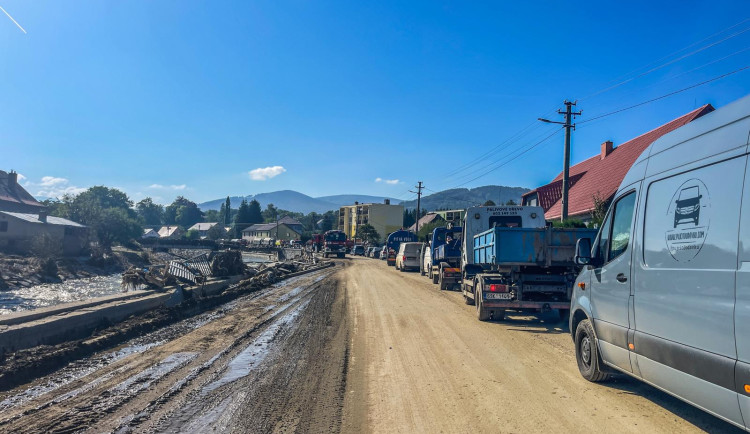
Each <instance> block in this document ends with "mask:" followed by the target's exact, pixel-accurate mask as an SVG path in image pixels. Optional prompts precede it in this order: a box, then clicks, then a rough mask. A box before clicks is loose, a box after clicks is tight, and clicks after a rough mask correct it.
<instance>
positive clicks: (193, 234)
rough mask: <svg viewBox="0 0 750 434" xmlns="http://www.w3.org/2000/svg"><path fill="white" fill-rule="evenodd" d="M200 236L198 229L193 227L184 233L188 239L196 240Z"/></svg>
mask: <svg viewBox="0 0 750 434" xmlns="http://www.w3.org/2000/svg"><path fill="white" fill-rule="evenodd" d="M200 237H201V233H200V231H197V230H195V229H190V230H189V231H187V232H186V233H185V238H187V239H188V240H197V239H198V238H200Z"/></svg>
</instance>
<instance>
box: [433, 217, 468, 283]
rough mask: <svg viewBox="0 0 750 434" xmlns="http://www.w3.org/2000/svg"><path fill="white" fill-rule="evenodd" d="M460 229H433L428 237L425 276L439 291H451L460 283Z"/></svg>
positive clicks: (455, 227)
mask: <svg viewBox="0 0 750 434" xmlns="http://www.w3.org/2000/svg"><path fill="white" fill-rule="evenodd" d="M462 232H463V230H462V228H461V227H460V226H451V227H447V226H446V227H443V228H435V229H434V230H433V231H432V234H431V237H430V252H429V254H430V260H429V265H428V269H427V270H426V272H427V274H428V275H429V277H430V280H432V283H437V284H439V285H440V289H441V290H446V289H451V288H453V286H454V285H456V284H458V283H460V282H461V237H462Z"/></svg>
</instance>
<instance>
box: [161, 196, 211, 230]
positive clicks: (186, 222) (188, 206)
mask: <svg viewBox="0 0 750 434" xmlns="http://www.w3.org/2000/svg"><path fill="white" fill-rule="evenodd" d="M202 219H203V213H202V212H201V210H200V209H199V208H198V205H197V204H196V203H195V202H193V201H191V200H189V199H186V198H185V197H183V196H178V197H177V199H175V200H174V202H172V203H171V204H169V205H168V206H167V207H166V208H165V209H164V223H166V224H168V225H175V224H176V225H179V226H182V227H184V228H189V227H190V226H192V225H194V224H196V223H198V222H199V221H201V220H202Z"/></svg>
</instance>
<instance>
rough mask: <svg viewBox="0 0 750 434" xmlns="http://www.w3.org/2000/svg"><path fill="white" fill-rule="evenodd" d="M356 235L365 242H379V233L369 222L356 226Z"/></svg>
mask: <svg viewBox="0 0 750 434" xmlns="http://www.w3.org/2000/svg"><path fill="white" fill-rule="evenodd" d="M357 236H358V237H359V238H362V240H363V241H365V242H367V243H372V244H377V243H378V242H380V234H379V233H378V231H376V230H375V228H374V227H373V226H372V225H371V224H369V223H365V224H363V225H361V226H360V227H359V228H357Z"/></svg>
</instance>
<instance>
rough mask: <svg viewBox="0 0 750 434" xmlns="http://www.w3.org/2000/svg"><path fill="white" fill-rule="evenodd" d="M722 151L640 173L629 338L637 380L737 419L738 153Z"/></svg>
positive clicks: (741, 167)
mask: <svg viewBox="0 0 750 434" xmlns="http://www.w3.org/2000/svg"><path fill="white" fill-rule="evenodd" d="M684 149H690V148H687V147H686V148H684ZM722 158H724V156H717V157H716V158H714V159H713V161H711V160H708V161H706V160H701V161H696V162H694V163H691V164H690V165H682V166H679V167H675V168H672V169H670V170H667V171H664V172H660V173H657V174H654V175H652V176H651V177H648V178H646V179H645V180H644V181H643V190H644V191H643V194H644V195H645V200H644V201H643V203H644V206H643V209H644V210H643V213H644V224H643V235H642V239H643V245H642V247H641V248H639V250H640V251H641V252H642V258H639V260H637V261H634V263H635V269H634V272H635V273H636V275H635V280H634V301H635V302H634V307H635V334H634V342H633V343H634V346H635V348H634V353H635V354H636V357H635V359H636V363H637V367H638V369H639V371H640V373H641V376H642V378H643V379H644V380H646V381H648V382H650V383H652V384H654V385H656V386H658V387H661V388H663V389H665V390H668V391H669V392H670V393H673V394H675V395H677V396H678V397H680V398H682V399H684V400H686V401H688V402H690V403H692V404H693V405H695V406H697V407H700V408H703V409H705V410H707V411H709V412H713V413H714V414H717V415H720V416H721V417H723V418H726V419H728V420H730V421H732V422H734V423H736V424H740V425H742V424H743V419H742V415H741V414H740V410H739V405H738V396H737V392H736V386H735V365H736V364H737V347H736V346H735V319H734V317H735V279H736V277H737V263H738V243H739V235H738V234H739V231H740V207H741V203H742V201H743V198H742V191H743V184H744V179H745V170H746V167H745V166H746V162H747V157H746V156H745V155H741V156H737V157H733V158H726V159H723V160H722ZM649 164H651V163H649ZM743 327H744V329H743V328H737V329H736V331H737V333H739V334H744V333H743V330H747V326H746V325H744V326H743Z"/></svg>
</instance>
